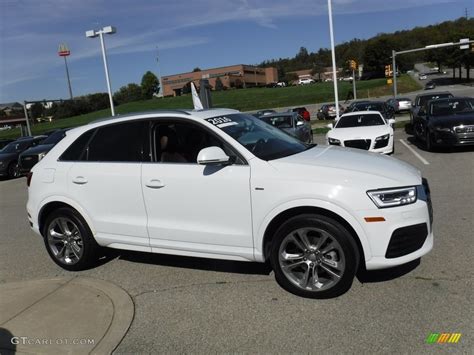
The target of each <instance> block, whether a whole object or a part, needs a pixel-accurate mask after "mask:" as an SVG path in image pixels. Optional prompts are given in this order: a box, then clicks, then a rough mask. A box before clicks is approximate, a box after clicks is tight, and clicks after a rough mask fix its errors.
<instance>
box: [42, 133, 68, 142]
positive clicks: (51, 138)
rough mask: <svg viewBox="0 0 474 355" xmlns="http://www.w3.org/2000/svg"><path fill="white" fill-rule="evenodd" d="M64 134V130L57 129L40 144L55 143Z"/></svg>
mask: <svg viewBox="0 0 474 355" xmlns="http://www.w3.org/2000/svg"><path fill="white" fill-rule="evenodd" d="M65 136H66V132H65V131H63V130H62V129H61V130H59V131H56V132H54V133H52V134H51V135H50V136H49V137H48V138H46V139H45V140H44V141H42V142H41V144H56V143H58V142H59V141H60V140H61V139H63V138H64V137H65Z"/></svg>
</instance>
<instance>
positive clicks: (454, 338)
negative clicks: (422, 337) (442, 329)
mask: <svg viewBox="0 0 474 355" xmlns="http://www.w3.org/2000/svg"><path fill="white" fill-rule="evenodd" d="M460 339H461V333H431V334H430V335H428V338H426V343H427V344H434V343H437V344H443V343H451V344H455V343H458V342H459V340H460Z"/></svg>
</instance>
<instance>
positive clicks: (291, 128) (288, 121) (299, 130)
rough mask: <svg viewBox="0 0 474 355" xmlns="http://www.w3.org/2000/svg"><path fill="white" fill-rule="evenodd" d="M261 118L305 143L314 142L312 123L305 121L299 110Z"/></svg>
mask: <svg viewBox="0 0 474 355" xmlns="http://www.w3.org/2000/svg"><path fill="white" fill-rule="evenodd" d="M259 119H261V120H262V121H264V122H266V123H268V124H271V125H272V126H275V127H277V128H280V129H281V130H283V131H285V132H286V133H288V134H290V135H292V136H294V137H296V138H298V139H299V140H300V141H302V142H303V143H312V142H313V133H312V132H311V124H310V123H309V122H308V121H305V120H304V119H303V117H301V116H300V115H299V114H298V113H297V112H282V113H273V114H270V115H264V116H260V117H259Z"/></svg>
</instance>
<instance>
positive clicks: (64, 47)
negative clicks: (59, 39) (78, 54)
mask: <svg viewBox="0 0 474 355" xmlns="http://www.w3.org/2000/svg"><path fill="white" fill-rule="evenodd" d="M70 54H71V51H70V50H69V48H68V47H67V45H65V44H64V43H61V44H60V45H59V50H58V55H59V56H60V57H67V56H68V55H70Z"/></svg>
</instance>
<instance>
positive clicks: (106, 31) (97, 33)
mask: <svg viewBox="0 0 474 355" xmlns="http://www.w3.org/2000/svg"><path fill="white" fill-rule="evenodd" d="M116 32H117V29H116V28H115V27H113V26H105V27H103V28H102V29H101V30H97V31H96V30H89V31H86V37H87V38H95V37H99V38H100V46H101V48H102V59H103V60H104V69H105V79H106V81H107V90H108V92H109V100H110V111H111V113H112V116H115V109H114V101H113V98H112V89H111V87H110V77H109V68H108V65H107V53H106V50H105V43H104V34H114V33H116Z"/></svg>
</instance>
